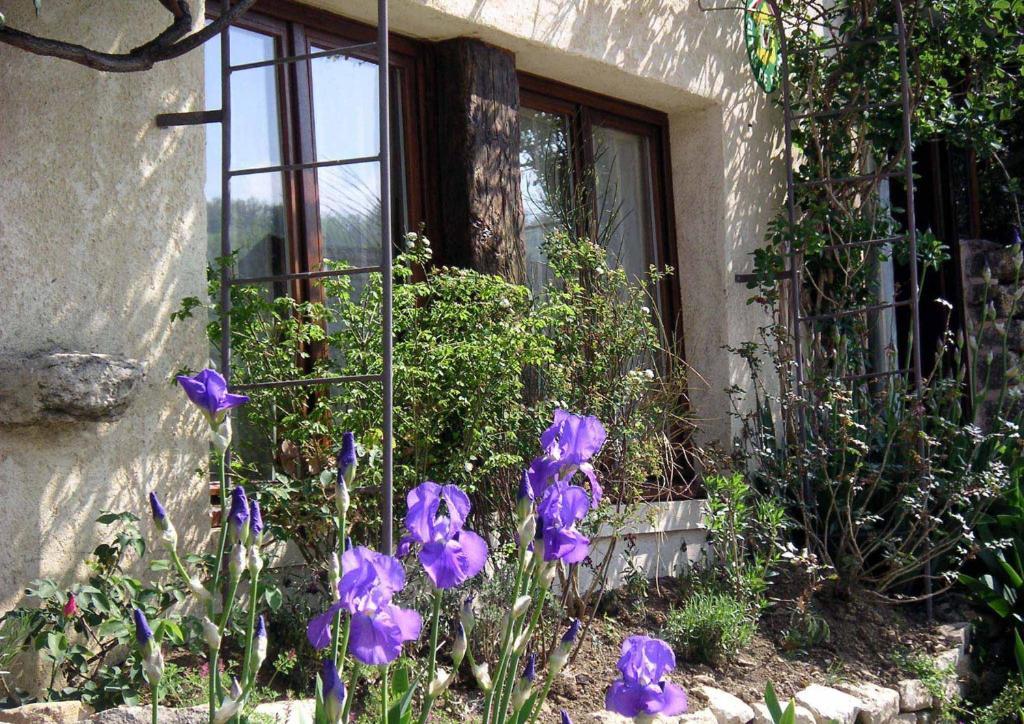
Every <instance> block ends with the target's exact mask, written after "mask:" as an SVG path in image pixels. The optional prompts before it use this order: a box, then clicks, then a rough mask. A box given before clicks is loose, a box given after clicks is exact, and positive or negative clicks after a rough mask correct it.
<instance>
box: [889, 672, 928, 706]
mask: <svg viewBox="0 0 1024 724" xmlns="http://www.w3.org/2000/svg"><path fill="white" fill-rule="evenodd" d="M896 689H897V690H898V691H899V692H900V711H902V712H908V711H924V710H926V709H931V708H932V703H933V700H934V697H932V693H931V692H930V691H928V687H927V686H925V683H924V682H923V681H921V680H920V679H903V680H902V681H900V682H899V683H898V684H896Z"/></svg>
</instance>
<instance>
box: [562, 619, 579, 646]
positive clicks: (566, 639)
mask: <svg viewBox="0 0 1024 724" xmlns="http://www.w3.org/2000/svg"><path fill="white" fill-rule="evenodd" d="M579 635H580V620H579V619H578V618H574V619H573V620H572V621H571V622H570V623H569V628H568V630H566V632H565V633H564V634H563V635H562V643H563V644H574V643H576V637H577V636H579Z"/></svg>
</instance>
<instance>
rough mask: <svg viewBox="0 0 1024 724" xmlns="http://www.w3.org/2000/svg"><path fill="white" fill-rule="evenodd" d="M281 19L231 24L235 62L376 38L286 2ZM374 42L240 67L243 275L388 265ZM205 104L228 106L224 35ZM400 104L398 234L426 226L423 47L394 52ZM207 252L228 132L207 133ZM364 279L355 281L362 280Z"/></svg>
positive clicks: (399, 45)
mask: <svg viewBox="0 0 1024 724" xmlns="http://www.w3.org/2000/svg"><path fill="white" fill-rule="evenodd" d="M273 7H274V8H275V11H274V12H275V15H274V16H270V15H263V14H257V13H253V12H250V13H247V14H246V15H245V16H244V18H243V19H242V21H241V22H240V23H239V24H238V26H235V27H232V28H231V30H230V33H231V59H230V60H231V64H232V66H239V65H244V64H246V63H253V62H258V61H262V60H269V59H272V58H277V57H285V56H293V55H302V54H306V53H317V52H320V51H325V50H333V49H336V48H340V47H343V46H349V45H356V44H361V43H367V42H369V41H372V40H374V39H375V37H376V30H374V29H373V28H370V27H368V26H363V25H359V24H356V23H351V22H349V21H344V20H341V19H340V18H337V17H335V16H332V15H328V14H326V13H321V12H319V11H316V10H312V9H308V8H302V7H300V6H294V7H293V6H290V5H285V4H281V5H280V6H277V5H275V6H273ZM374 53H375V50H374V48H373V47H372V46H369V47H366V48H362V49H357V48H354V49H353V51H352V53H351V55H334V56H327V57H318V58H312V59H310V60H308V61H301V62H296V63H285V64H279V65H272V66H260V67H256V68H244V69H238V68H236V69H235V70H233V71H232V75H231V93H232V98H231V103H232V128H231V146H232V147H231V169H232V171H234V172H236V174H237V172H238V171H240V170H246V171H247V170H249V169H252V170H253V172H252V173H248V172H246V173H243V174H238V175H234V176H233V177H232V179H231V230H232V248H233V249H234V250H236V252H237V264H236V268H235V273H236V275H237V276H240V277H260V276H268V275H278V274H285V273H295V272H303V271H310V270H315V269H319V268H321V266H322V263H323V261H324V260H325V259H330V260H336V261H344V262H346V263H348V264H349V265H351V266H356V267H365V266H371V265H374V264H377V263H378V262H379V249H380V213H379V208H380V176H379V174H380V169H379V165H378V162H377V161H376V160H372V159H369V158H368V157H372V156H374V155H376V154H377V153H378V151H379V139H378V137H377V136H378V124H377V113H378V99H377V60H376V58H375V57H374ZM205 62H206V107H207V108H208V109H217V108H220V106H221V98H220V95H221V73H222V69H221V62H220V38H219V36H218V37H217V38H215V39H213V40H211V41H210V43H209V44H208V45H207V46H206V52H205ZM390 67H391V73H392V94H393V97H392V99H391V103H392V109H393V113H394V117H393V119H392V129H393V131H392V132H393V134H394V138H393V139H392V148H393V154H392V155H393V158H394V165H395V168H394V169H393V178H394V179H395V191H396V193H395V201H394V204H395V208H394V209H393V218H394V220H395V221H394V223H395V229H394V232H395V238H401V235H402V234H403V233H404V232H405V231H406V230H407V229H409V228H415V227H417V226H418V225H419V223H420V222H421V221H422V219H423V209H422V207H423V203H422V199H421V195H420V194H419V193H418V190H419V189H421V188H422V187H423V184H422V183H420V182H416V183H410V177H411V175H412V173H413V172H414V171H416V170H417V169H419V168H420V166H421V165H420V164H419V163H418V162H416V156H415V152H416V149H418V148H419V138H418V137H417V135H416V134H417V129H418V128H419V126H420V124H418V123H417V119H416V118H415V116H414V115H413V113H412V111H413V110H414V108H415V104H414V103H412V99H413V98H414V97H415V88H414V83H415V80H416V67H417V57H416V48H415V47H414V46H411V45H410V44H408V43H405V42H402V41H401V40H398V41H396V42H395V44H394V46H393V47H392V58H391V62H390ZM364 157H365V158H368V160H366V161H365V162H359V163H349V164H345V165H338V166H327V167H320V168H315V169H303V170H292V171H267V172H263V171H260V170H259V169H261V168H266V167H269V166H277V165H281V164H302V163H308V162H314V161H317V162H319V161H330V160H340V159H352V158H364ZM205 192H206V201H207V211H208V256H209V260H210V261H211V263H212V262H214V261H215V259H216V258H217V257H218V256H219V255H220V224H221V213H220V209H221V196H222V193H221V136H220V130H219V127H218V126H211V127H209V130H208V133H207V143H206V187H205ZM361 279H362V278H361V277H355V278H354V281H355V282H356V283H357V284H358V283H359V282H360V281H361ZM313 287H314V285H308V284H307V285H305V286H303V285H302V284H300V283H298V282H295V283H294V286H293V287H291V288H289V287H287V286H286V285H284V284H280V283H278V284H276V285H275V288H274V289H268V290H267V291H268V293H269V294H274V295H280V294H285V293H290V294H292V295H293V296H295V297H297V298H300V299H301V298H309V297H312V296H315V295H316V294H317V290H316V289H315V288H313Z"/></svg>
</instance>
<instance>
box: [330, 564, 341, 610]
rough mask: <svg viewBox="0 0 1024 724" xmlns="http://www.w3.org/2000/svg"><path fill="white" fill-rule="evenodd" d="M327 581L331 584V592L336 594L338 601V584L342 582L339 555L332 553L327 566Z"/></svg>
mask: <svg viewBox="0 0 1024 724" xmlns="http://www.w3.org/2000/svg"><path fill="white" fill-rule="evenodd" d="M327 579H328V580H329V581H330V583H331V592H332V593H333V594H334V599H335V600H337V599H338V596H339V595H340V594H339V593H338V582H339V581H341V561H339V560H338V554H337V553H331V559H330V561H328V564H327Z"/></svg>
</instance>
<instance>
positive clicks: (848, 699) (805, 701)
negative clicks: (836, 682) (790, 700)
mask: <svg viewBox="0 0 1024 724" xmlns="http://www.w3.org/2000/svg"><path fill="white" fill-rule="evenodd" d="M795 698H796V702H797V703H798V704H801V705H803V706H805V707H806V708H807V710H808V711H810V712H811V714H813V715H814V720H815V721H816V722H819V724H830V723H831V722H833V721H835V722H838V723H839V724H854V723H855V722H856V721H857V715H858V714H859V713H860V709H861V705H860V701H859V700H858V699H856V698H854V697H852V696H850V695H849V694H844V693H843V692H841V691H839V690H838V689H832V688H830V687H828V686H821V685H819V684H811V685H810V686H808V687H807V688H806V689H804V690H802V691H798V692H797V694H796V697H795Z"/></svg>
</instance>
